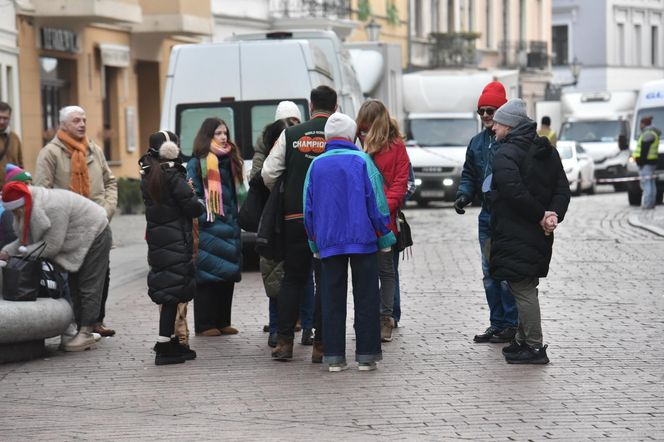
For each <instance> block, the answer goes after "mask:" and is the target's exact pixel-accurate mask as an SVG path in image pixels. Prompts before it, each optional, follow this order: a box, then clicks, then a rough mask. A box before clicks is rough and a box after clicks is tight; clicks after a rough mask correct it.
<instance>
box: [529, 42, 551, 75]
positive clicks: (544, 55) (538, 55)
mask: <svg viewBox="0 0 664 442" xmlns="http://www.w3.org/2000/svg"><path fill="white" fill-rule="evenodd" d="M547 46H548V45H547V42H545V41H530V42H528V55H527V57H528V60H527V67H528V68H530V69H546V68H548V67H549V53H548V51H547Z"/></svg>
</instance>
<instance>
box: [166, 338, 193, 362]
mask: <svg viewBox="0 0 664 442" xmlns="http://www.w3.org/2000/svg"><path fill="white" fill-rule="evenodd" d="M171 345H172V346H174V347H175V348H176V349H177V351H178V353H179V354H180V356H182V359H184V360H185V361H191V360H192V359H196V352H195V351H194V350H192V349H191V348H189V345H187V344H183V343H182V342H181V341H180V338H178V337H175V338H171Z"/></svg>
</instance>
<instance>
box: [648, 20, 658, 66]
mask: <svg viewBox="0 0 664 442" xmlns="http://www.w3.org/2000/svg"><path fill="white" fill-rule="evenodd" d="M659 44H660V40H659V28H658V27H657V26H653V27H652V28H651V32H650V64H651V65H652V66H659V64H660V62H659Z"/></svg>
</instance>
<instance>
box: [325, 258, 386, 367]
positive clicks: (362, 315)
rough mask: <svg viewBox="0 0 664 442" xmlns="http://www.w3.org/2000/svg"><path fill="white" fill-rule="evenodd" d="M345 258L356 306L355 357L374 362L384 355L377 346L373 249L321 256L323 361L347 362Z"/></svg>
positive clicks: (378, 299) (376, 283) (378, 293)
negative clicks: (356, 253)
mask: <svg viewBox="0 0 664 442" xmlns="http://www.w3.org/2000/svg"><path fill="white" fill-rule="evenodd" d="M348 261H350V268H351V272H352V281H353V303H354V306H355V323H354V328H355V347H356V348H355V360H356V361H357V362H375V361H380V360H381V359H382V358H383V354H382V352H381V348H380V292H379V289H378V259H377V258H376V254H375V253H371V254H364V255H337V256H331V257H329V258H325V259H322V260H321V278H320V279H321V291H320V292H321V301H322V313H323V329H324V330H325V334H324V335H323V349H324V351H325V355H324V356H323V362H324V363H326V364H341V363H345V362H346V294H347V292H348Z"/></svg>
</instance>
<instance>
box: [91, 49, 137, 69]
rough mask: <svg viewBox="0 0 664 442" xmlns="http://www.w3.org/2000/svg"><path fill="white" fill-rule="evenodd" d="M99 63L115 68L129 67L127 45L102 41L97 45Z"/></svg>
mask: <svg viewBox="0 0 664 442" xmlns="http://www.w3.org/2000/svg"><path fill="white" fill-rule="evenodd" d="M99 52H101V64H103V65H104V66H111V67H116V68H126V67H129V60H130V57H129V47H128V46H123V45H116V44H107V43H102V44H100V45H99Z"/></svg>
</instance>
